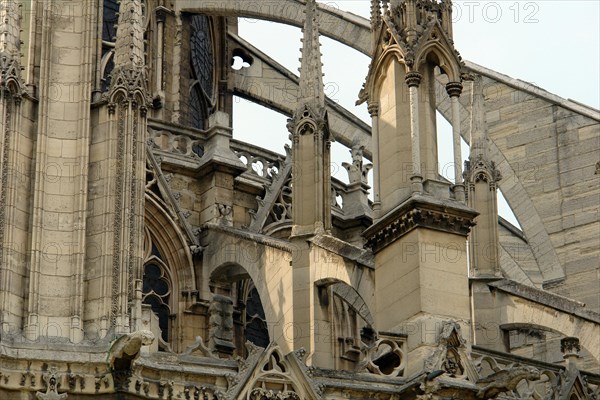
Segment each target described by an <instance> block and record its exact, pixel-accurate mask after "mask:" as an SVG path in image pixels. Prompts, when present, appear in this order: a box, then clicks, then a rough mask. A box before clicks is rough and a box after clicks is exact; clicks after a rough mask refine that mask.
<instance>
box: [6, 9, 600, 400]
mask: <svg viewBox="0 0 600 400" xmlns="http://www.w3.org/2000/svg"><path fill="white" fill-rule="evenodd" d="M451 10H452V8H451V4H450V1H449V0H441V1H440V0H418V1H417V0H372V1H371V18H370V20H366V19H363V18H360V17H357V16H355V15H352V14H348V13H345V12H342V11H339V10H333V9H331V8H328V7H327V6H323V5H321V4H317V3H316V2H315V0H277V1H276V2H273V1H264V2H263V1H262V0H257V1H247V0H219V1H208V0H144V1H142V0H121V1H120V2H118V1H116V0H104V1H101V0H80V1H71V0H44V1H36V0H0V25H1V28H0V150H1V151H0V172H1V173H0V398H2V399H34V398H36V399H69V400H73V399H89V398H94V397H97V398H101V399H185V400H188V399H195V400H199V399H203V400H215V399H219V400H225V399H231V400H234V399H235V400H250V399H252V400H266V399H279V400H284V399H288V400H289V399H302V400H304V399H307V400H308V399H323V400H325V399H327V400H341V399H376V400H392V399H394V400H400V399H423V400H424V399H439V400H441V399H547V400H559V399H565V400H575V399H598V397H599V387H600V375H598V374H599V373H600V364H599V361H600V354H599V349H600V314H599V313H598V312H599V311H600V299H599V292H598V284H599V280H598V272H599V266H598V260H599V256H600V245H599V243H598V230H599V224H600V214H599V213H598V198H599V196H600V159H599V158H598V154H599V151H600V128H599V126H600V125H599V123H598V122H599V120H600V118H599V114H598V111H597V110H593V109H591V108H588V107H585V106H583V105H580V104H577V103H575V102H572V101H568V100H564V99H561V98H559V97H557V96H555V95H552V94H550V93H547V92H545V91H544V90H542V89H539V88H537V87H532V86H531V85H527V84H525V83H524V82H522V81H518V80H515V79H511V78H509V77H506V76H505V75H501V74H499V73H497V72H494V71H491V70H489V69H486V68H484V67H481V66H478V65H475V64H473V63H470V62H468V61H465V60H462V59H461V57H460V56H459V53H458V52H457V51H456V49H455V48H454V42H453V40H452V24H451V13H452V11H451ZM238 17H252V18H259V19H266V20H271V21H277V22H282V23H286V24H291V25H294V26H298V27H302V28H303V36H304V37H303V41H302V44H301V45H300V46H301V59H300V60H301V61H300V74H299V76H296V75H294V73H292V72H290V71H287V70H286V69H285V68H284V67H282V66H281V65H280V64H278V63H276V62H275V61H273V60H272V59H271V58H270V57H269V56H268V55H267V54H264V53H262V52H261V51H259V50H258V49H257V48H255V47H253V46H252V45H251V44H250V43H248V42H246V41H244V40H243V39H242V38H240V37H239V36H238V35H237V18H238ZM320 35H324V36H327V37H330V38H333V39H334V40H337V41H339V42H341V43H344V44H346V45H348V46H351V47H352V48H354V49H355V50H356V51H359V52H362V53H364V54H367V55H369V56H370V57H371V64H370V67H369V70H368V73H367V75H366V76H360V77H357V79H360V80H361V81H364V85H363V89H362V90H361V92H360V94H358V102H359V103H364V107H368V110H369V112H370V115H371V117H372V123H371V124H370V125H367V124H365V123H363V122H361V121H360V120H359V119H358V118H356V117H355V116H353V115H352V114H351V113H350V112H349V111H347V110H345V109H344V108H343V107H341V106H340V105H339V104H337V103H335V102H333V101H331V100H330V99H328V98H327V97H326V96H325V95H324V90H323V78H322V69H321V68H322V65H321V52H320V46H319V37H320ZM234 57H240V58H241V59H242V60H244V61H245V63H246V64H245V65H246V66H247V68H243V69H241V70H235V69H232V68H231V60H232V59H233V58H234ZM265 88H272V89H273V90H263V89H265ZM283 88H285V89H283ZM490 88H492V89H491V90H494V93H493V95H492V94H490V93H489V90H490ZM234 95H237V96H241V97H244V98H247V99H250V100H252V101H254V102H256V103H258V104H262V105H265V106H268V107H270V108H272V109H275V110H277V111H279V112H281V113H283V114H286V115H287V116H289V123H288V125H287V127H284V126H281V131H282V134H283V135H288V134H289V136H290V138H291V142H292V144H291V146H289V147H286V149H285V152H284V151H283V150H284V149H282V154H276V153H273V152H271V151H268V150H265V149H262V148H259V147H257V146H255V145H253V144H252V143H243V142H241V141H238V140H235V139H234V138H235V134H234V132H233V130H232V119H231V117H232V110H233V107H232V102H233V96H234ZM436 111H439V112H440V113H441V114H442V115H443V116H444V117H445V118H446V119H447V120H448V121H450V122H451V124H452V127H453V143H454V146H453V147H454V148H453V152H454V159H455V160H456V162H455V176H456V179H455V180H454V181H452V182H450V181H448V180H446V179H444V178H443V177H441V176H440V175H439V174H438V172H437V171H438V170H437V165H436V163H437V159H438V148H437V143H436V129H437V128H436V118H435V115H436ZM286 129H287V131H286ZM461 137H462V138H464V139H465V140H466V141H467V142H468V143H469V144H470V154H469V160H468V162H467V163H466V165H465V166H464V168H462V165H461V164H462V163H461V156H462V155H461V154H460V151H461V149H460V140H461V139H460V138H461ZM333 140H336V141H337V142H339V143H341V144H343V145H344V146H346V147H348V149H349V151H350V155H351V157H350V156H349V157H348V162H347V163H345V164H344V167H345V169H346V170H347V172H348V178H349V180H348V182H349V183H343V182H340V181H338V180H336V179H333V178H332V177H331V175H330V171H329V165H330V146H331V142H332V141H333ZM283 153H285V154H283ZM367 160H369V161H370V162H371V163H369V162H367ZM371 168H373V171H374V173H373V179H372V182H368V180H367V176H368V173H369V170H370V169H371ZM498 189H501V190H502V191H503V193H504V194H505V195H506V197H507V198H508V201H509V202H510V204H511V205H512V208H513V210H514V213H515V214H516V217H517V218H518V220H519V222H520V225H521V226H522V230H520V229H517V228H515V227H513V226H512V225H510V224H509V223H507V222H506V221H504V220H502V219H501V218H499V217H498V211H497V205H496V195H497V190H498ZM370 190H372V192H373V197H372V198H370V197H369V196H368V193H369V191H370Z"/></svg>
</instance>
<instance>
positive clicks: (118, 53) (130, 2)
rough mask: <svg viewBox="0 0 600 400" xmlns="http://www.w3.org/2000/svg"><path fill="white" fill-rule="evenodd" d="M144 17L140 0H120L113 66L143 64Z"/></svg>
mask: <svg viewBox="0 0 600 400" xmlns="http://www.w3.org/2000/svg"><path fill="white" fill-rule="evenodd" d="M143 21H144V17H143V14H142V2H141V1H140V0H121V4H120V5H119V22H118V24H117V39H116V42H115V66H118V65H121V66H123V65H130V66H136V67H140V66H143V65H144V22H143Z"/></svg>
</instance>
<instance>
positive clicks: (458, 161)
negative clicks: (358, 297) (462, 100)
mask: <svg viewBox="0 0 600 400" xmlns="http://www.w3.org/2000/svg"><path fill="white" fill-rule="evenodd" d="M446 90H447V92H448V95H449V96H450V102H451V104H452V145H453V146H452V147H453V150H454V185H455V188H454V193H455V198H456V199H457V200H459V201H464V200H465V189H464V185H463V176H462V152H461V142H460V104H459V102H458V98H459V97H460V94H461V93H462V84H461V83H460V82H450V83H448V84H447V85H446Z"/></svg>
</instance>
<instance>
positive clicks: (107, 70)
mask: <svg viewBox="0 0 600 400" xmlns="http://www.w3.org/2000/svg"><path fill="white" fill-rule="evenodd" d="M118 15H119V2H118V1H117V0H104V7H103V13H102V69H101V74H102V75H101V79H100V81H101V90H102V91H103V92H105V91H107V90H108V88H109V87H110V81H111V73H112V71H113V69H114V68H115V64H114V61H113V54H114V52H115V40H116V36H117V28H116V26H117V22H118V20H119V18H118Z"/></svg>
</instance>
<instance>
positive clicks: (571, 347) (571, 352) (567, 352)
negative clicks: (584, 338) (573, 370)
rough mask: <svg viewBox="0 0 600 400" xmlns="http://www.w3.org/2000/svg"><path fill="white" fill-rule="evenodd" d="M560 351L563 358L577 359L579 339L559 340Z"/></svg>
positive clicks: (579, 349)
mask: <svg viewBox="0 0 600 400" xmlns="http://www.w3.org/2000/svg"><path fill="white" fill-rule="evenodd" d="M560 351H561V352H562V353H563V357H564V358H565V359H566V358H569V357H573V356H574V357H576V358H578V357H579V352H580V351H581V346H580V345H579V338H576V337H566V338H564V339H561V341H560Z"/></svg>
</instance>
